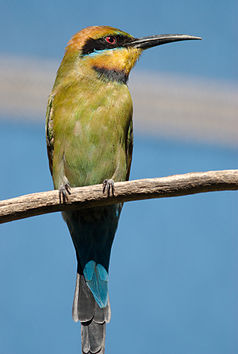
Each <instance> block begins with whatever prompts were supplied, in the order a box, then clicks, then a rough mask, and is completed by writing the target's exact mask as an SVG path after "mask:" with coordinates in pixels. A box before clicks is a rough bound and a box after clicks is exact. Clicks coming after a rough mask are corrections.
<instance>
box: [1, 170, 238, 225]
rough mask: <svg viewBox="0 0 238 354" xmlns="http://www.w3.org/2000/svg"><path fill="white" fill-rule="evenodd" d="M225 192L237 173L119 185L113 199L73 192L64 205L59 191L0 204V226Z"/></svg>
mask: <svg viewBox="0 0 238 354" xmlns="http://www.w3.org/2000/svg"><path fill="white" fill-rule="evenodd" d="M226 190H238V170H224V171H208V172H193V173H186V174H183V175H174V176H169V177H161V178H148V179H140V180H135V181H129V182H118V183H115V195H114V196H111V197H108V196H107V195H105V194H103V193H102V185H94V186H88V187H79V188H73V189H72V191H71V192H72V193H71V195H70V196H69V199H68V201H67V203H64V204H62V203H61V204H60V202H59V193H58V191H49V192H41V193H34V194H28V195H23V196H21V197H17V198H13V199H7V200H3V201H0V223H5V222H9V221H13V220H19V219H23V218H28V217H30V216H35V215H41V214H46V213H53V212H56V211H63V210H72V209H82V208H91V207H96V206H102V205H109V204H115V203H118V202H127V201H132V200H142V199H152V198H167V197H178V196H183V195H189V194H196V193H204V192H213V191H226Z"/></svg>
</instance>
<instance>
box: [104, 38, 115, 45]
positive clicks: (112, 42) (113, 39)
mask: <svg viewBox="0 0 238 354" xmlns="http://www.w3.org/2000/svg"><path fill="white" fill-rule="evenodd" d="M105 40H106V42H107V43H109V44H116V38H115V37H113V36H107V37H106V38H105Z"/></svg>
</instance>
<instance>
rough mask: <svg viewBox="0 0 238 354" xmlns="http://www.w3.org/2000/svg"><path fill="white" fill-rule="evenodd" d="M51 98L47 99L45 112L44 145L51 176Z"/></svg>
mask: <svg viewBox="0 0 238 354" xmlns="http://www.w3.org/2000/svg"><path fill="white" fill-rule="evenodd" d="M53 98H54V97H53V96H50V97H49V100H48V105H47V110H46V126H45V130H46V143H47V153H48V158H49V167H50V172H51V174H52V163H53V153H54V130H53V119H52V113H53Z"/></svg>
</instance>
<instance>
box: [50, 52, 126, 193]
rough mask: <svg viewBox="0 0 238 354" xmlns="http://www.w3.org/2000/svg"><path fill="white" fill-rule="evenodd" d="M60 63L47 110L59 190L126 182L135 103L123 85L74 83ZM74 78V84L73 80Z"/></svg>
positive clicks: (91, 79) (94, 80)
mask: <svg viewBox="0 0 238 354" xmlns="http://www.w3.org/2000/svg"><path fill="white" fill-rule="evenodd" d="M67 59H68V58H65V60H66V62H64V61H63V62H62V64H61V67H60V69H59V72H58V76H57V78H56V82H55V85H54V88H53V90H52V94H51V96H50V98H49V103H48V110H47V141H48V151H49V156H50V161H51V171H52V176H53V180H54V185H55V188H59V187H60V186H61V185H62V184H63V183H64V176H65V177H66V178H67V179H68V181H69V183H70V185H71V187H75V186H85V185H91V184H98V183H102V182H103V180H105V179H113V180H114V181H123V180H126V179H128V176H129V169H130V163H131V154H132V100H131V96H130V93H129V90H128V88H127V86H126V85H125V84H121V83H118V82H116V81H105V80H100V79H98V75H97V73H96V72H95V73H91V72H90V73H89V75H88V77H87V76H85V75H84V76H82V77H80V76H79V75H78V74H76V75H75V77H74V78H73V77H72V75H73V72H74V70H73V68H74V67H73V68H71V69H70V71H69V72H68V73H67V72H65V73H64V70H63V69H64V67H65V66H66V68H67V67H68V65H67V64H68V63H67ZM72 78H73V80H72Z"/></svg>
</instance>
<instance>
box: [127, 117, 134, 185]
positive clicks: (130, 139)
mask: <svg viewBox="0 0 238 354" xmlns="http://www.w3.org/2000/svg"><path fill="white" fill-rule="evenodd" d="M132 150H133V122H132V117H131V119H130V124H129V127H128V131H127V138H126V164H127V173H126V180H128V179H129V175H130V169H131V160H132Z"/></svg>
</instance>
